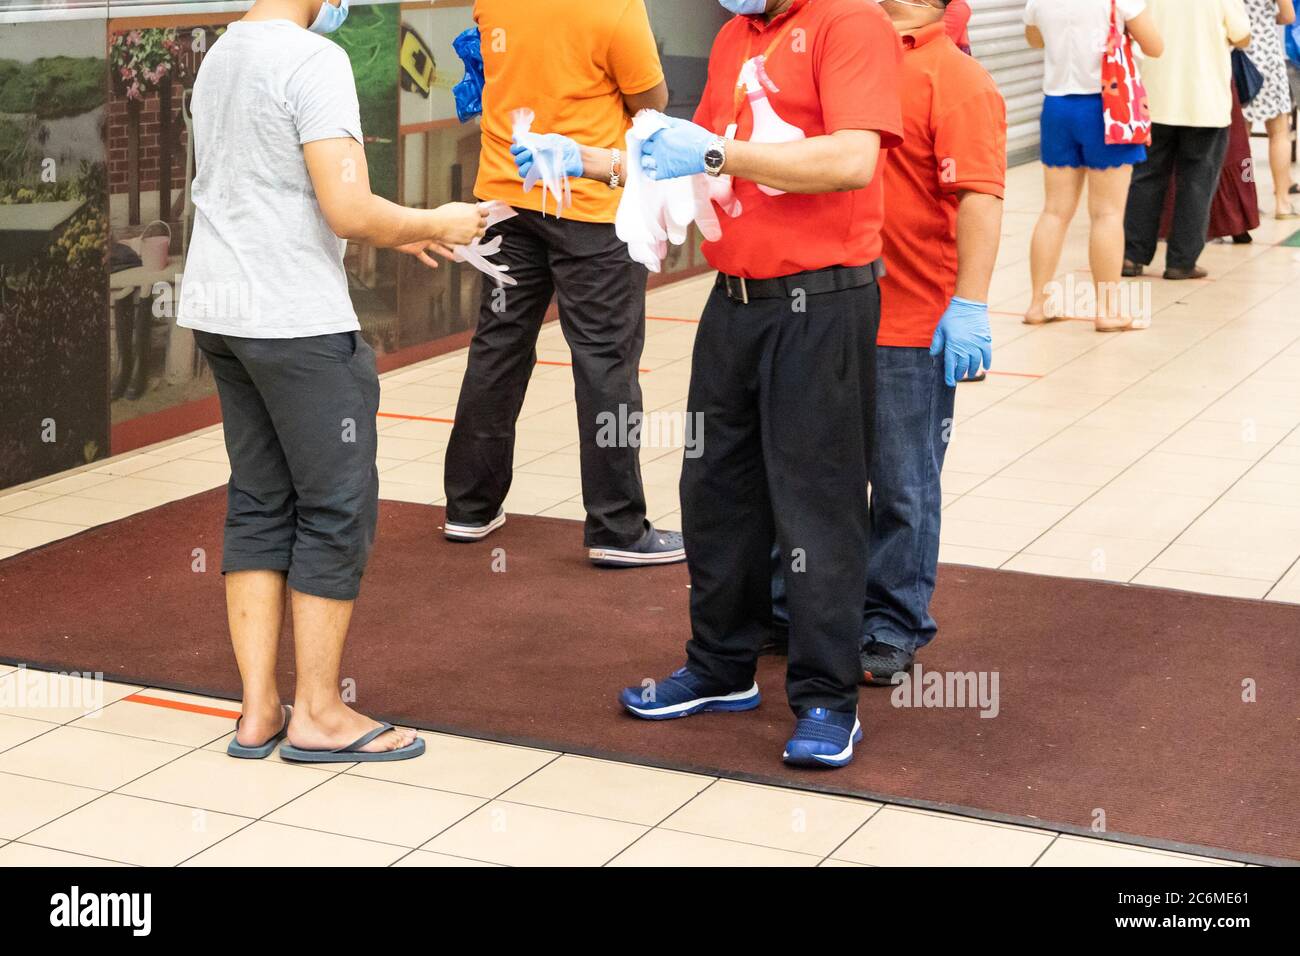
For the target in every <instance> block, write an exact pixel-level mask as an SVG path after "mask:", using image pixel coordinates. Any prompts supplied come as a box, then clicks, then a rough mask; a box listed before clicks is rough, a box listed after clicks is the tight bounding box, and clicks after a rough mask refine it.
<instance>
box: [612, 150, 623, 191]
mask: <svg viewBox="0 0 1300 956" xmlns="http://www.w3.org/2000/svg"><path fill="white" fill-rule="evenodd" d="M620 155H621V154H620V153H619V151H618V148H617V147H615V148H614V149H612V150H610V152H609V188H610V189H617V188H618V184H619V178H618V158H619V156H620Z"/></svg>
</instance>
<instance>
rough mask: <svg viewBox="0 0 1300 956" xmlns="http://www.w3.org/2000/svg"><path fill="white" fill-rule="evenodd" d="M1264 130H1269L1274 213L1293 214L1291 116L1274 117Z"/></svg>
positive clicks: (1265, 125)
mask: <svg viewBox="0 0 1300 956" xmlns="http://www.w3.org/2000/svg"><path fill="white" fill-rule="evenodd" d="M1264 128H1265V129H1266V130H1268V165H1269V168H1270V169H1271V170H1272V171H1273V196H1274V206H1273V212H1274V214H1275V215H1279V216H1281V215H1285V214H1286V213H1289V212H1291V196H1290V191H1291V126H1290V115H1289V114H1287V113H1283V114H1281V115H1280V116H1274V117H1273V118H1272V119H1271V120H1269V121H1268V122H1267V123H1265V124H1264Z"/></svg>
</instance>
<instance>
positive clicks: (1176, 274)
mask: <svg viewBox="0 0 1300 956" xmlns="http://www.w3.org/2000/svg"><path fill="white" fill-rule="evenodd" d="M1208 275H1209V273H1208V272H1206V271H1205V270H1204V269H1202V268H1201V267H1200V266H1192V267H1191V268H1190V269H1166V270H1165V278H1166V279H1168V280H1169V281H1170V282H1184V281H1186V280H1188V279H1204V278H1205V277H1206V276H1208Z"/></svg>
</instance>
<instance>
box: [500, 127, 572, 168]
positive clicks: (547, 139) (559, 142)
mask: <svg viewBox="0 0 1300 956" xmlns="http://www.w3.org/2000/svg"><path fill="white" fill-rule="evenodd" d="M529 138H530V139H536V140H537V141H538V142H539V143H540V145H542V146H544V147H549V148H552V149H556V150H558V151H559V153H560V158H561V161H562V164H563V166H564V175H566V176H570V177H578V176H581V175H582V151H581V150H580V149H578V144H577V143H575V142H574V141H573V140H571V139H569V137H567V136H561V135H560V134H559V133H537V134H529ZM510 155H511V156H513V157H514V158H515V167H516V168H517V169H518V170H519V178H520V179H526V178H527V177H528V171H529V170H530V169H532V168H533V151H532V149H531V147H529V146H525V145H524V144H523V143H520V142H519V141H518V140H516V141H515V142H513V143H511V144H510Z"/></svg>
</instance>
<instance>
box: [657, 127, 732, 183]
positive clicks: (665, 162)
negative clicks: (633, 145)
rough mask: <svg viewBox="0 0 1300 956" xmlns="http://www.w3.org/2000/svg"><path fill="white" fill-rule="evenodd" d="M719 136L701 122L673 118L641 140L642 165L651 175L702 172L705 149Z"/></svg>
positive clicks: (663, 175)
mask: <svg viewBox="0 0 1300 956" xmlns="http://www.w3.org/2000/svg"><path fill="white" fill-rule="evenodd" d="M717 138H718V134H717V133H712V132H710V131H709V130H707V129H705V128H704V127H703V126H696V125H695V124H694V123H690V122H687V121H686V120H680V119H678V120H673V121H672V125H671V126H669V127H668V128H667V129H661V130H659V131H658V132H656V133H654V134H653V135H652V136H651V137H650V138H649V139H647V140H646V141H645V142H644V143H642V144H641V168H642V169H643V170H645V174H646V175H647V176H649V177H650V178H651V179H676V178H677V177H678V176H694V175H695V174H696V173H702V172H704V153H705V150H707V149H708V148H709V144H710V143H712V142H713V141H714V140H715V139H717Z"/></svg>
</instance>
